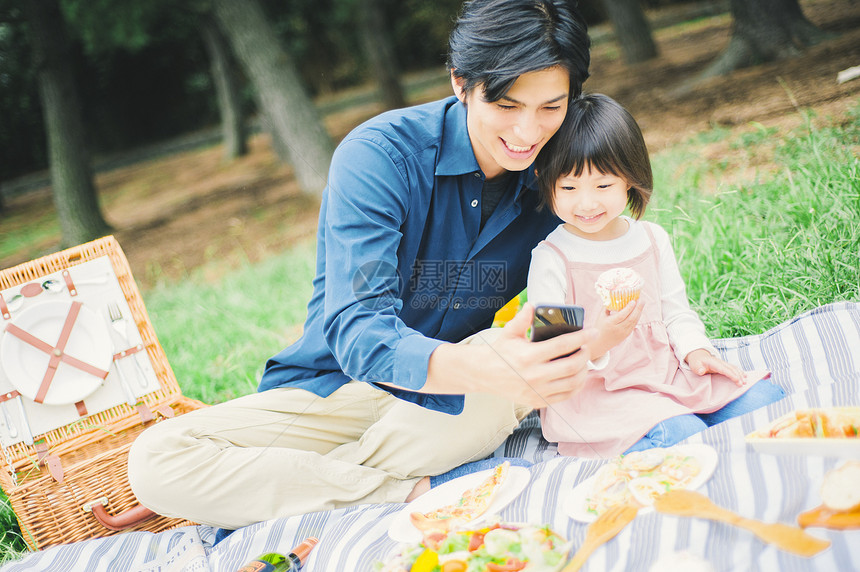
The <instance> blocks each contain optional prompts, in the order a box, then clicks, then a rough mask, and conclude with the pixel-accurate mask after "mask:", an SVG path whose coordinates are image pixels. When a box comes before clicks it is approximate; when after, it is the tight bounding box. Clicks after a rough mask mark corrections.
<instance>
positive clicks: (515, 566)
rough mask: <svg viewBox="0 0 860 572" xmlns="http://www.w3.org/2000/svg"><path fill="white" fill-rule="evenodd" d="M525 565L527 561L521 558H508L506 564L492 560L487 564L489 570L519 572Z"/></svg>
mask: <svg viewBox="0 0 860 572" xmlns="http://www.w3.org/2000/svg"><path fill="white" fill-rule="evenodd" d="M525 567H526V562H523V561H522V560H520V559H519V558H508V561H507V562H505V563H504V564H494V563H492V562H490V563H489V564H487V572H517V570H522V569H523V568H525Z"/></svg>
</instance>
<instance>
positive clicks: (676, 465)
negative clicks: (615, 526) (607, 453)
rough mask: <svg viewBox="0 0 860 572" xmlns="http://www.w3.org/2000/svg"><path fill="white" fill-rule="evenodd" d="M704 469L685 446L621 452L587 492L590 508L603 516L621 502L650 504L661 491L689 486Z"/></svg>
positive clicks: (600, 472) (588, 508)
mask: <svg viewBox="0 0 860 572" xmlns="http://www.w3.org/2000/svg"><path fill="white" fill-rule="evenodd" d="M701 471H702V464H701V462H700V460H699V459H698V458H696V457H695V456H693V455H689V454H687V453H685V452H684V450H683V449H681V448H675V447H669V448H667V449H659V448H657V449H647V450H645V451H635V452H633V453H628V454H627V455H620V456H618V457H616V458H615V459H613V460H612V461H610V462H609V463H608V464H606V465H604V466H603V467H601V468H600V471H599V472H598V473H597V478H596V479H595V480H594V484H593V486H592V489H591V493H590V494H589V495H588V496H586V498H585V503H586V510H587V511H588V513H590V514H593V515H595V516H599V515H600V514H602V513H604V512H605V511H606V510H607V509H609V508H610V507H612V506H615V505H618V504H626V503H629V502H631V501H635V502H637V503H639V504H640V505H643V506H650V505H651V504H652V503H653V501H654V498H656V497H657V496H658V495H660V494H662V493H664V492H667V491H670V490H672V489H676V488H685V487H687V486H689V484H690V483H691V482H692V480H693V479H694V478H695V477H696V476H697V475H698V474H699V473H700V472H701Z"/></svg>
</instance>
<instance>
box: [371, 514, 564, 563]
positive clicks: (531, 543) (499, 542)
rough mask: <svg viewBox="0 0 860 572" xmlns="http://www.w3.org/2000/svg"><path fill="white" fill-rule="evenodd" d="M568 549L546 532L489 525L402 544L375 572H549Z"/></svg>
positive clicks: (542, 528) (539, 528)
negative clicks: (521, 571) (520, 571)
mask: <svg viewBox="0 0 860 572" xmlns="http://www.w3.org/2000/svg"><path fill="white" fill-rule="evenodd" d="M569 550H570V543H569V542H568V541H567V540H566V539H564V538H563V537H561V536H560V535H558V534H557V533H556V532H554V531H553V530H551V529H550V528H549V527H548V526H534V525H520V524H509V523H494V524H492V525H490V526H485V527H482V528H477V529H474V530H458V531H452V532H430V533H428V534H425V536H424V540H423V541H422V542H420V543H417V544H416V543H413V544H405V545H403V546H402V547H401V548H400V550H399V552H398V553H397V554H395V555H393V556H391V557H390V558H388V559H387V560H385V561H384V562H377V563H376V568H375V570H376V572H466V571H468V572H504V571H510V572H514V571H518V570H523V571H525V572H553V571H556V570H558V569H559V568H561V566H562V565H563V564H564V561H565V559H566V558H567V554H568V551H569Z"/></svg>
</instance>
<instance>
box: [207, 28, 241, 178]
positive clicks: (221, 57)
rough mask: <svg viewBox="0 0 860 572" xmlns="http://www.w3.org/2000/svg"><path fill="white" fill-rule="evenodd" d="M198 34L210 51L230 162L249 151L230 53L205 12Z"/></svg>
mask: <svg viewBox="0 0 860 572" xmlns="http://www.w3.org/2000/svg"><path fill="white" fill-rule="evenodd" d="M200 34H201V35H202V36H203V43H204V45H205V46H206V51H207V53H208V54H209V60H210V61H211V68H212V82H213V84H214V85H215V93H216V94H217V96H218V109H219V110H220V112H221V135H222V138H223V140H224V159H225V160H226V161H231V160H233V159H236V158H237V157H241V156H243V155H245V154H247V153H248V143H247V139H246V129H245V115H244V113H243V112H242V96H241V93H240V89H239V82H238V78H237V77H236V76H237V70H236V66H235V64H234V62H233V54H232V53H231V52H230V46H229V45H228V44H227V41H226V39H225V38H224V35H223V34H222V33H221V30H220V29H219V28H218V25H217V24H216V23H215V21H214V20H213V19H212V17H211V16H209V15H208V14H204V15H201V16H200Z"/></svg>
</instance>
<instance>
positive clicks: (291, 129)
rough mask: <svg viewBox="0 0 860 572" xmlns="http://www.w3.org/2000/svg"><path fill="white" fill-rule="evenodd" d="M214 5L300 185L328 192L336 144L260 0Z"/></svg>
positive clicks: (216, 0)
mask: <svg viewBox="0 0 860 572" xmlns="http://www.w3.org/2000/svg"><path fill="white" fill-rule="evenodd" d="M212 4H213V6H214V8H215V17H216V18H217V20H218V23H219V24H220V26H221V29H222V30H224V32H225V33H226V35H227V38H228V39H229V41H230V43H231V45H232V46H233V51H234V53H235V54H236V55H237V56H238V58H239V62H240V63H241V64H242V66H243V67H244V68H245V71H246V72H247V75H248V77H249V78H250V79H251V81H252V82H253V84H254V87H255V88H256V93H257V98H258V101H259V103H260V106H261V108H263V109H265V112H264V114H265V116H266V117H267V118H268V119H270V120H271V121H272V124H273V126H274V129H275V131H276V132H277V136H279V137H281V140H282V141H284V142H286V143H287V147H288V149H287V151H288V152H289V155H290V164H291V165H292V166H293V170H294V171H295V174H296V180H297V181H298V183H299V187H300V188H301V189H302V191H304V192H305V193H308V194H317V195H318V194H320V193H322V190H323V188H324V187H325V183H326V179H327V176H328V167H329V164H330V163H331V156H332V153H333V152H334V146H333V144H332V141H331V137H330V136H329V134H328V132H327V131H326V129H325V126H324V125H323V123H322V121H321V119H320V116H319V114H318V113H317V110H316V108H315V107H314V105H313V102H312V101H311V99H310V97H309V96H308V94H307V92H306V90H305V88H304V86H303V85H302V82H301V79H300V78H299V74H298V71H297V69H296V66H295V64H294V63H293V61H292V59H291V58H290V56H289V55H288V54H287V53H286V51H285V50H284V48H283V47H282V46H281V44H280V42H279V40H278V38H277V36H276V34H275V31H274V29H273V28H272V26H271V25H270V24H269V21H268V20H267V19H266V16H265V15H264V14H263V9H262V7H261V6H260V3H259V1H258V0H213V2H212ZM273 136H274V135H273Z"/></svg>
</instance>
